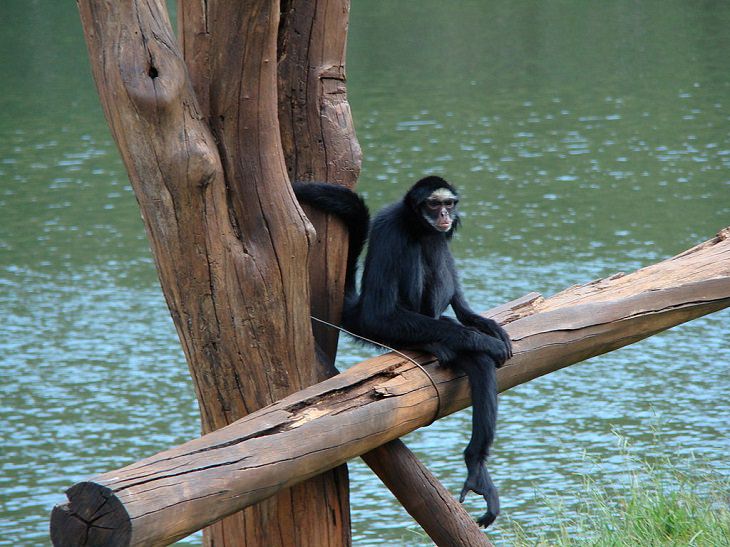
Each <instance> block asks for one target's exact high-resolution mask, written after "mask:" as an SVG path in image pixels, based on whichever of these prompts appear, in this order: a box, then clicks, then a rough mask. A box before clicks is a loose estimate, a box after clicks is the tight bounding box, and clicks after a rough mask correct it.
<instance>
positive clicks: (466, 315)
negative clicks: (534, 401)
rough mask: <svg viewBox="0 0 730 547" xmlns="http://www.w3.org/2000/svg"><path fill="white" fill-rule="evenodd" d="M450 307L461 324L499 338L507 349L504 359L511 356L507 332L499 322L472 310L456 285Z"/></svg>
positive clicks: (510, 342)
mask: <svg viewBox="0 0 730 547" xmlns="http://www.w3.org/2000/svg"><path fill="white" fill-rule="evenodd" d="M451 307H452V308H453V310H454V313H456V317H457V319H458V320H459V321H461V323H462V324H463V325H466V326H467V327H474V328H476V329H479V330H480V331H481V332H483V333H485V334H488V335H489V336H493V337H494V338H497V339H499V340H501V341H502V342H503V343H504V345H505V346H506V349H507V356H506V358H505V361H506V360H507V359H509V358H510V357H512V341H511V340H510V337H509V334H507V331H505V330H504V329H503V328H502V327H501V326H500V325H499V323H497V322H496V321H495V320H494V319H487V318H486V317H482V316H481V315H479V314H478V313H475V312H474V311H472V309H471V308H470V307H469V304H467V302H466V299H465V298H464V294H463V293H462V292H461V288H460V287H458V286H457V288H456V292H455V293H454V297H453V298H452V299H451Z"/></svg>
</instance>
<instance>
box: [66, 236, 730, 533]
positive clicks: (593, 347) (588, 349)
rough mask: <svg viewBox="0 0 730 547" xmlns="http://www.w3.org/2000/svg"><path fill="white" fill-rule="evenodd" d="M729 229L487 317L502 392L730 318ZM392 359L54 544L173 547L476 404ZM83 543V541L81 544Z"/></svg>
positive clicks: (199, 457) (73, 523) (161, 470)
mask: <svg viewBox="0 0 730 547" xmlns="http://www.w3.org/2000/svg"><path fill="white" fill-rule="evenodd" d="M729 235H730V229H725V230H724V231H723V232H721V233H720V234H719V235H718V236H717V237H716V238H715V239H713V240H711V241H708V242H706V243H703V244H702V245H699V246H697V247H695V248H693V249H690V250H689V251H687V252H685V253H683V254H681V255H679V256H677V257H674V258H672V259H670V260H667V261H664V262H661V263H659V264H655V265H653V266H650V267H647V268H644V269H642V270H638V271H636V272H634V273H632V274H629V275H616V276H612V277H610V278H606V279H602V280H599V281H596V282H592V283H589V284H587V285H582V286H578V287H572V288H570V289H567V290H566V291H563V292H561V293H560V294H558V295H556V296H554V297H552V298H549V299H543V298H542V297H540V296H539V295H537V294H531V295H527V296H526V297H524V298H522V299H520V300H518V301H515V302H512V303H510V304H509V305H504V306H500V307H498V308H495V309H494V310H492V311H491V312H490V313H489V314H488V315H489V316H491V317H494V318H496V319H497V320H499V321H501V322H503V323H506V329H507V331H508V332H509V334H510V336H511V337H512V338H513V340H514V350H515V352H514V353H515V355H514V357H513V358H512V359H510V361H509V362H508V363H507V364H506V365H505V366H504V367H502V368H501V369H500V370H499V371H498V381H499V387H500V390H505V389H509V388H510V387H513V386H516V385H518V384H521V383H523V382H526V381H528V380H531V379H533V378H536V377H538V376H541V375H543V374H547V373H549V372H552V371H555V370H558V369H560V368H562V367H565V366H568V365H570V364H573V363H576V362H579V361H582V360H585V359H587V358H589V357H593V356H595V355H599V354H603V353H606V352H609V351H612V350H614V349H617V348H619V347H622V346H625V345H627V344H631V343H633V342H636V341H638V340H641V339H643V338H646V337H647V336H651V335H652V334H655V333H657V332H660V331H663V330H665V329H667V328H669V327H672V326H674V325H677V324H680V323H683V322H685V321H689V320H691V319H694V318H696V317H699V316H702V315H705V314H707V313H711V312H714V311H716V310H719V309H722V308H725V307H727V306H728V305H730V240H729V239H728V236H729ZM408 356H409V358H408V359H406V358H403V357H401V356H399V355H397V354H393V353H390V354H386V355H383V356H380V357H377V358H375V359H369V360H367V361H364V362H362V363H359V364H358V365H355V366H354V367H352V368H350V369H349V370H347V371H346V372H344V373H342V374H340V375H338V376H335V377H333V378H330V379H328V380H326V381H324V382H322V383H319V384H316V385H314V386H311V387H309V388H307V389H304V390H302V391H300V392H298V393H295V394H293V395H291V396H289V397H286V398H285V399H282V400H280V401H278V402H276V403H274V404H273V405H270V406H267V407H265V408H263V409H261V410H259V411H257V412H254V413H252V414H250V415H249V416H246V417H245V418H243V419H241V420H238V421H237V422H235V423H233V424H231V425H230V426H227V427H224V428H222V429H219V430H217V431H214V432H212V433H209V434H207V435H205V436H204V437H201V438H199V439H195V440H193V441H190V442H187V443H185V444H183V445H181V446H178V447H176V448H173V449H171V450H167V451H164V452H161V453H159V454H156V455H155V456H152V457H150V458H147V459H144V460H142V461H139V462H136V463H134V464H132V465H130V466H127V467H125V468H122V469H118V470H116V471H111V472H108V473H104V474H101V475H97V476H95V477H92V478H91V479H89V480H88V481H85V482H82V483H79V484H76V485H74V486H72V487H71V488H70V489H69V490H68V491H67V497H68V502H67V503H65V504H62V505H58V506H57V507H56V508H54V510H53V513H52V517H51V536H52V539H53V542H54V545H100V544H104V545H165V544H169V543H172V542H173V541H175V540H177V539H180V538H182V537H184V536H186V535H188V534H190V533H192V532H194V531H196V530H199V529H201V528H203V527H204V526H206V525H208V524H210V523H212V522H214V521H216V520H218V519H220V518H222V517H224V516H225V515H228V514H230V513H233V512H235V511H237V510H240V509H241V508H243V507H246V506H248V505H251V504H253V503H256V502H258V501H260V500H262V499H264V498H266V497H268V496H271V495H273V494H274V493H276V492H278V491H279V490H281V489H282V488H286V487H289V486H292V485H294V484H296V483H298V482H301V481H302V480H305V479H307V478H309V477H312V476H314V475H317V474H319V473H322V472H323V471H326V470H327V469H331V468H332V467H334V466H337V465H339V464H341V463H343V462H345V461H347V460H348V459H350V458H353V457H356V456H358V455H360V454H363V453H365V452H367V451H369V450H371V449H373V448H375V447H377V446H380V445H382V444H384V443H386V442H388V441H390V440H393V439H396V438H398V437H401V436H402V435H405V434H406V433H409V432H411V431H413V430H414V429H416V428H418V427H421V426H423V425H426V424H428V423H430V422H431V421H432V420H433V419H438V418H440V417H442V416H446V415H448V414H451V413H453V412H455V411H457V410H460V409H462V408H464V407H466V406H467V405H468V404H469V403H470V400H469V390H468V382H467V380H466V378H465V377H464V376H462V375H460V374H458V373H456V372H455V371H453V370H451V369H447V368H442V367H439V366H437V363H436V362H435V361H434V359H433V358H432V357H430V356H428V355H423V354H418V353H415V352H408ZM80 530H83V532H84V534H80V532H79V531H80Z"/></svg>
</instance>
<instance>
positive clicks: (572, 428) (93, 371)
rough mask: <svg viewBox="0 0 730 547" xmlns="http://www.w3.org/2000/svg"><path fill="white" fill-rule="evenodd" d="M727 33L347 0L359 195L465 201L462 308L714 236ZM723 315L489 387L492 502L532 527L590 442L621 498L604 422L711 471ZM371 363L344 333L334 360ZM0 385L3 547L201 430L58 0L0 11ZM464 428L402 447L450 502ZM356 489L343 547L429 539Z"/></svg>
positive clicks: (71, 20) (722, 155) (721, 216)
mask: <svg viewBox="0 0 730 547" xmlns="http://www.w3.org/2000/svg"><path fill="white" fill-rule="evenodd" d="M728 28H730V4H727V3H723V2H702V3H699V2H678V1H677V2H675V1H667V2H642V3H636V2H630V1H628V0H627V1H617V2H579V1H577V0H576V1H567V0H565V1H556V2H538V1H528V2H507V1H502V2H485V1H480V2H477V1H473V2H471V1H469V2H467V1H462V2H448V3H447V2H435V1H431V0H429V1H421V2H387V1H384V0H383V1H380V2H366V1H360V2H354V5H353V8H352V14H351V25H350V45H349V50H348V76H349V90H350V100H351V103H352V107H353V112H354V117H355V122H356V127H357V132H358V137H359V139H360V142H361V144H362V147H363V152H364V160H365V161H364V166H363V173H362V177H361V183H360V186H359V188H360V190H361V191H362V192H363V193H364V194H365V195H366V196H367V198H368V201H369V203H370V204H371V207H372V208H373V209H377V208H378V207H379V206H380V205H382V204H383V203H385V202H387V201H390V200H393V199H396V198H397V197H398V196H399V195H400V194H401V193H402V192H403V190H404V188H405V187H406V186H407V185H408V184H410V183H411V182H412V181H413V180H415V179H416V178H418V177H420V176H422V175H423V174H425V173H439V174H442V175H443V176H445V177H446V178H448V179H449V180H451V181H452V182H454V183H455V184H456V185H457V186H458V187H459V188H461V189H462V193H463V198H464V199H463V212H464V227H463V230H462V231H461V232H460V234H459V235H458V236H457V239H456V241H455V242H454V251H455V254H456V256H457V259H458V262H459V267H460V268H461V271H462V278H463V284H464V286H465V289H466V291H467V294H468V295H469V297H470V301H471V302H472V304H473V306H474V307H475V308H477V309H485V308H488V307H490V306H492V305H495V304H497V303H500V302H502V301H505V300H508V299H512V298H515V297H518V296H521V295H522V294H524V293H526V292H529V291H533V290H535V291H539V292H542V293H544V294H551V293H553V292H555V291H557V290H560V289H561V288H563V287H565V286H568V285H571V284H575V283H582V282H585V281H588V280H591V279H595V278H598V277H602V276H606V275H610V274H611V273H613V272H616V271H630V270H632V269H635V268H637V267H639V266H641V265H645V264H649V263H651V262H654V261H656V260H660V259H662V258H665V257H668V256H671V255H673V254H676V253H677V252H680V251H682V250H684V249H685V248H687V247H689V246H691V245H693V244H695V243H697V242H699V241H702V240H705V239H708V238H710V237H711V236H712V235H714V233H715V232H717V230H719V229H720V228H722V227H724V226H727V225H730V131H728V129H729V128H730V76H728V75H729V74H730V66H729V65H730V34H729V33H728V32H727V29H728ZM728 320H730V314H729V313H728V312H721V313H718V314H715V315H713V316H710V317H707V318H703V319H700V320H697V321H695V322H693V323H690V324H688V325H684V326H681V327H679V328H676V329H674V330H672V331H670V332H668V333H665V334H662V335H659V336H656V337H653V338H650V339H648V340H646V341H644V342H641V343H640V344H637V345H635V346H632V347H629V348H625V349H623V350H620V351H618V352H615V353H612V354H609V355H606V356H603V357H601V358H597V359H593V360H591V361H590V362H588V363H585V364H581V365H577V366H574V367H570V368H568V369H565V370H563V371H561V372H558V373H555V374H552V375H549V376H547V377H545V378H542V379H539V380H536V381H534V382H531V383H529V384H527V385H524V386H521V387H519V388H516V389H514V390H512V391H511V392H509V393H506V394H504V395H503V396H502V397H501V403H500V404H501V406H500V423H499V431H498V439H497V442H496V444H495V448H494V455H493V458H492V465H491V467H492V469H493V474H494V476H495V479H496V480H497V481H498V483H499V486H500V490H501V494H502V504H503V512H504V514H505V515H508V516H509V517H510V518H512V519H514V520H515V521H517V522H519V523H520V524H521V525H522V526H523V527H525V528H526V529H527V530H528V531H529V530H532V531H533V533H534V535H539V534H540V533H543V532H545V531H547V530H549V529H550V527H551V522H550V519H549V518H545V515H546V503H545V501H544V500H542V499H541V498H540V497H539V496H537V497H536V495H535V492H536V491H538V492H539V493H540V494H550V493H556V492H557V493H559V497H560V499H561V500H562V501H563V502H564V503H565V504H566V506H567V507H568V508H569V509H570V507H571V504H572V503H574V502H575V497H574V495H573V494H572V493H571V490H573V489H575V488H578V487H579V485H580V477H578V476H576V473H578V472H584V471H586V470H593V468H592V467H591V465H592V464H591V463H590V462H589V461H587V460H586V459H585V458H584V457H583V453H584V452H587V453H588V454H590V455H591V456H592V457H593V458H596V459H600V460H602V461H603V465H601V466H600V467H599V468H597V469H595V470H594V475H595V478H596V479H597V480H599V481H602V482H603V483H604V484H606V485H608V486H609V487H612V488H622V484H621V478H620V477H622V476H623V474H622V466H623V460H621V458H618V457H617V456H616V441H615V437H614V435H613V433H612V429H613V428H618V429H619V430H620V431H621V432H622V433H623V434H624V435H625V436H626V437H627V438H628V439H629V441H630V442H631V443H632V445H633V446H634V448H635V450H636V452H637V453H639V454H640V455H642V456H646V457H649V458H652V457H658V456H661V455H662V454H672V455H673V456H675V459H676V461H677V462H680V463H681V462H683V461H686V460H688V459H689V458H690V456H692V455H694V456H695V457H697V458H699V459H701V460H703V461H707V462H709V463H710V464H712V465H714V466H715V467H716V468H717V469H719V470H720V471H721V472H722V473H725V474H730V464H729V463H728V459H727V454H728V453H730V418H728V416H730V385H728V380H727V378H728V365H729V364H730V344H728V341H727V336H726V328H724V325H723V323H726V322H727V321H728ZM370 354H371V353H370V352H369V350H365V349H363V348H361V347H357V346H355V345H353V344H351V343H348V342H345V343H343V345H342V349H341V360H340V364H341V365H342V366H348V365H349V364H351V363H354V362H357V361H358V360H359V359H361V358H362V357H365V356H367V355H370ZM0 376H1V378H2V380H1V383H0V447H1V448H0V468H1V470H2V471H1V472H0V545H44V544H47V543H48V540H47V526H48V514H49V511H50V509H51V507H52V506H53V505H54V504H55V503H57V502H59V501H61V500H62V499H63V490H64V488H66V487H68V486H69V485H71V484H73V483H74V482H76V481H78V480H81V479H83V478H85V477H87V476H89V475H91V474H94V473H96V472H101V471H105V470H109V469H113V468H116V467H119V466H121V465H124V464H126V463H130V462H132V461H134V460H137V459H139V458H141V457H143V456H147V455H150V454H152V453H154V452H157V451H159V450H161V449H164V448H166V447H169V446H171V445H173V444H176V443H180V442H182V441H185V440H187V439H189V438H192V437H194V436H196V435H197V432H198V420H197V408H196V403H195V399H194V396H193V392H192V388H191V385H190V381H189V378H188V373H187V369H186V365H185V362H184V359H183V356H182V352H181V350H180V347H179V344H178V342H177V339H176V335H175V332H174V328H173V326H172V322H171V320H170V318H169V314H168V312H167V309H166V307H165V304H164V302H163V299H162V296H161V293H160V289H159V286H158V283H157V278H156V274H155V272H154V266H153V263H152V259H151V257H150V253H149V250H148V246H147V242H146V239H145V235H144V231H143V227H142V223H141V221H140V219H139V210H138V208H137V205H136V203H135V199H134V196H133V193H132V192H131V189H130V187H129V184H128V182H127V179H126V174H125V172H124V170H123V167H122V165H121V163H120V160H119V158H118V154H117V151H116V149H115V147H114V145H113V143H112V141H111V138H110V136H109V132H108V129H107V127H106V124H105V121H104V119H103V116H102V113H101V109H100V107H99V104H98V100H97V97H96V92H95V89H94V85H93V82H92V81H91V78H90V73H89V68H88V61H87V58H86V51H85V47H84V44H83V39H82V35H81V30H80V25H79V22H78V16H77V14H76V11H75V6H74V5H73V3H71V2H53V1H51V0H36V1H20V0H5V1H4V2H2V4H0ZM657 424H659V425H660V427H661V430H662V431H663V437H662V440H661V442H658V441H657V439H656V438H655V436H654V435H653V433H652V428H653V427H654V426H656V425H657ZM468 430H469V414H468V412H462V413H458V414H457V415H454V416H451V417H449V418H447V419H444V420H441V421H439V422H438V423H436V424H433V425H432V426H430V427H428V428H426V429H424V430H421V431H418V432H416V433H414V434H412V435H410V436H409V437H408V438H407V439H406V441H407V443H408V444H409V446H411V447H412V448H413V449H414V450H415V451H416V452H417V453H418V454H419V455H420V456H421V457H422V458H423V459H424V460H425V461H426V463H427V464H428V465H429V467H430V468H431V469H432V470H433V471H434V472H435V473H436V474H437V475H438V476H439V477H440V478H441V479H442V480H443V481H444V483H445V484H446V485H447V486H448V487H449V488H450V489H451V490H452V491H454V492H456V491H458V489H459V488H460V485H461V481H462V480H463V476H464V470H463V464H462V462H461V456H460V453H461V450H462V449H463V446H464V444H465V442H466V440H467V437H468ZM351 479H352V514H353V534H354V539H355V544H357V545H377V544H383V545H393V544H403V545H417V544H428V542H427V541H426V538H424V537H423V536H422V535H420V534H419V533H418V531H417V530H418V528H417V527H416V526H415V525H414V524H413V522H412V521H411V520H410V518H409V517H408V515H407V514H405V512H403V511H402V510H401V509H400V507H399V506H398V504H397V503H396V502H395V501H394V500H393V498H392V497H391V496H390V494H389V493H388V492H387V490H385V489H384V488H383V487H382V486H381V485H380V484H379V483H378V480H377V479H376V478H375V477H374V476H373V475H372V474H371V473H370V472H369V471H368V470H367V468H366V467H364V466H363V465H362V464H360V463H357V462H355V463H353V465H351ZM573 491H574V490H573ZM469 509H470V510H471V511H472V513H473V514H475V515H476V514H478V513H479V512H480V511H481V506H480V504H479V503H477V502H473V503H472V502H470V503H469ZM504 520H505V519H502V522H503V521H504ZM492 537H493V539H494V540H495V541H496V542H497V543H498V544H499V540H500V521H498V524H497V525H496V526H495V527H494V529H493V533H492ZM189 542H190V543H192V544H195V543H198V542H199V539H198V538H197V537H194V538H193V539H191V540H189Z"/></svg>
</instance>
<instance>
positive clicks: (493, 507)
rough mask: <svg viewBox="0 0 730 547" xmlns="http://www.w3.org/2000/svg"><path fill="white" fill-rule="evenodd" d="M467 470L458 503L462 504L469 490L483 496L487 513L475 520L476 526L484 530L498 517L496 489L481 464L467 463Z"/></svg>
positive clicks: (497, 494)
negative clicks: (467, 473)
mask: <svg viewBox="0 0 730 547" xmlns="http://www.w3.org/2000/svg"><path fill="white" fill-rule="evenodd" d="M467 469H468V470H469V475H468V476H467V478H466V481H464V487H463V488H462V489H461V494H460V495H459V502H460V503H464V500H465V499H466V495H467V494H468V493H469V491H470V490H471V491H472V492H474V493H476V494H479V495H481V496H483V497H484V501H486V502H487V512H486V513H484V514H483V515H482V516H481V517H479V518H478V519H477V524H478V525H479V526H483V527H484V528H486V527H487V526H489V525H490V524H492V523H493V522H494V520H495V519H496V518H497V515H499V492H497V487H496V486H494V483H493V482H492V478H491V477H490V476H489V471H487V468H486V467H485V466H484V464H483V463H481V462H473V463H471V464H470V463H467Z"/></svg>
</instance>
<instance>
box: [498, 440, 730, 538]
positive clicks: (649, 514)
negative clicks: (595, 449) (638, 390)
mask: <svg viewBox="0 0 730 547" xmlns="http://www.w3.org/2000/svg"><path fill="white" fill-rule="evenodd" d="M619 440H620V445H621V450H622V455H623V456H624V457H625V459H626V463H627V465H626V474H627V479H628V483H627V484H628V488H623V489H618V490H615V489H612V490H610V491H609V490H608V489H607V488H606V487H604V486H602V485H600V484H598V483H597V482H596V481H594V480H593V479H592V478H591V476H590V475H589V474H582V475H581V477H582V479H583V489H582V491H581V492H580V493H579V495H578V499H579V500H580V501H579V503H578V507H577V508H576V507H573V508H572V509H571V511H568V510H567V509H566V508H565V507H563V506H562V505H561V504H560V502H559V501H558V502H556V501H555V499H554V498H553V497H545V500H546V502H547V503H548V506H549V509H548V515H547V516H546V518H545V519H544V520H545V522H546V523H549V527H550V528H551V529H552V530H553V531H552V532H550V533H548V534H546V535H544V536H541V537H539V538H537V539H531V538H534V537H535V534H534V533H530V534H528V533H526V531H525V530H524V529H523V528H521V527H520V526H519V525H518V524H517V523H515V522H514V521H512V522H510V523H509V524H508V525H506V526H505V527H504V528H503V533H502V534H501V535H502V540H501V541H499V543H500V544H504V545H514V546H517V547H526V546H535V547H543V546H565V547H572V546H581V547H584V546H595V547H624V546H625V547H690V546H695V547H726V546H727V547H730V480H729V479H728V477H721V476H719V475H718V474H717V473H716V472H714V471H713V470H712V469H710V468H708V467H707V466H703V465H702V464H701V462H698V461H697V460H692V461H691V462H685V465H686V467H687V468H686V469H679V468H678V467H677V466H676V465H675V464H674V463H673V461H672V460H670V458H669V457H664V458H661V459H659V460H657V461H656V462H652V463H649V462H648V461H646V460H637V459H636V458H633V457H632V456H631V455H630V453H629V450H628V446H627V444H626V441H625V440H624V439H622V438H620V437H619ZM599 465H600V464H599ZM530 532H534V530H531V531H530Z"/></svg>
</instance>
